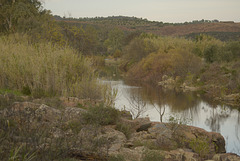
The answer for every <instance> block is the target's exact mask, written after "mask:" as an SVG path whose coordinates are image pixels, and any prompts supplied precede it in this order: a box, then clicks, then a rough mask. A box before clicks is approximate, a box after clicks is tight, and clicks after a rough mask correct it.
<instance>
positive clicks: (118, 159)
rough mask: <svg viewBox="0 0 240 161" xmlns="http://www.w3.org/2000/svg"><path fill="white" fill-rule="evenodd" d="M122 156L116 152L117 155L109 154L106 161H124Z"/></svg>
mask: <svg viewBox="0 0 240 161" xmlns="http://www.w3.org/2000/svg"><path fill="white" fill-rule="evenodd" d="M124 160H125V159H124V157H123V156H122V155H120V154H117V155H110V156H109V157H108V161H124Z"/></svg>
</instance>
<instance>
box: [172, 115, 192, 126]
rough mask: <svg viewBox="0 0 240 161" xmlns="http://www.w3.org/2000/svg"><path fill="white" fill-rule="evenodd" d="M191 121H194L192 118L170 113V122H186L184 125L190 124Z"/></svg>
mask: <svg viewBox="0 0 240 161" xmlns="http://www.w3.org/2000/svg"><path fill="white" fill-rule="evenodd" d="M191 121H192V119H191V118H183V117H181V116H179V115H170V116H169V119H168V122H169V123H173V124H184V125H187V124H190V123H191Z"/></svg>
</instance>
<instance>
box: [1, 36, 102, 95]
mask: <svg viewBox="0 0 240 161" xmlns="http://www.w3.org/2000/svg"><path fill="white" fill-rule="evenodd" d="M89 64H90V63H89V62H88V61H87V60H86V59H85V58H84V57H83V56H82V55H80V54H77V53H76V52H75V51H74V50H72V49H71V48H68V47H65V48H61V47H58V46H56V45H52V44H51V43H49V42H45V43H44V42H41V43H36V44H29V43H28V37H27V36H26V35H20V34H15V35H9V36H1V37H0V88H1V89H12V90H18V91H22V92H23V93H25V94H29V95H33V96H35V97H43V96H56V95H61V96H76V97H79V98H99V97H100V96H101V94H100V93H101V91H100V87H99V85H98V84H97V82H96V77H95V75H94V72H93V70H92V69H91V67H90V65H89Z"/></svg>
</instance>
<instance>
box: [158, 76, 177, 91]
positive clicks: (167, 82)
mask: <svg viewBox="0 0 240 161" xmlns="http://www.w3.org/2000/svg"><path fill="white" fill-rule="evenodd" d="M158 85H159V86H162V87H164V88H167V89H173V88H174V87H175V86H176V81H175V80H174V79H173V78H172V77H168V76H167V75H164V76H162V81H161V82H158Z"/></svg>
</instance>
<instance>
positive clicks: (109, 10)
mask: <svg viewBox="0 0 240 161" xmlns="http://www.w3.org/2000/svg"><path fill="white" fill-rule="evenodd" d="M42 1H43V7H44V8H45V9H48V10H51V11H52V14H53V15H59V16H65V17H74V18H79V17H107V16H120V15H121V16H130V17H132V16H134V17H138V18H147V19H148V20H151V21H162V22H173V23H177V22H186V21H187V22H190V21H193V20H202V19H205V20H214V19H217V20H220V21H235V22H240V0H42Z"/></svg>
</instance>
